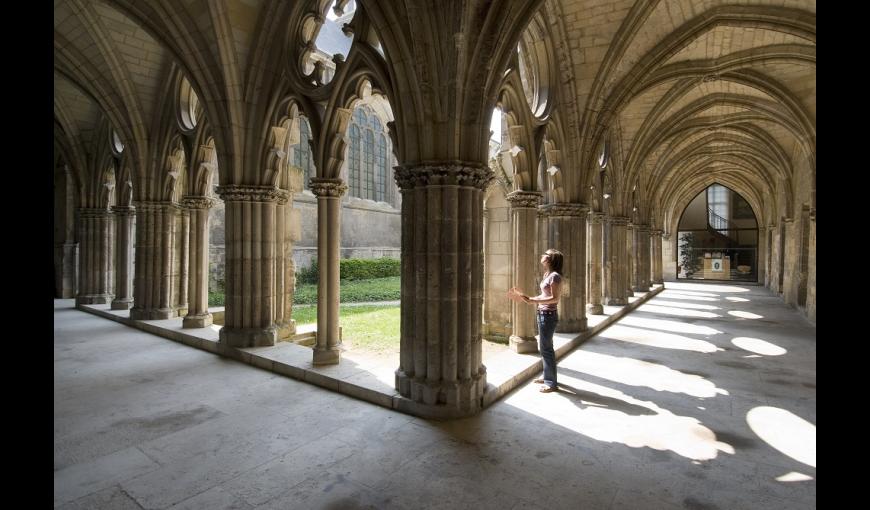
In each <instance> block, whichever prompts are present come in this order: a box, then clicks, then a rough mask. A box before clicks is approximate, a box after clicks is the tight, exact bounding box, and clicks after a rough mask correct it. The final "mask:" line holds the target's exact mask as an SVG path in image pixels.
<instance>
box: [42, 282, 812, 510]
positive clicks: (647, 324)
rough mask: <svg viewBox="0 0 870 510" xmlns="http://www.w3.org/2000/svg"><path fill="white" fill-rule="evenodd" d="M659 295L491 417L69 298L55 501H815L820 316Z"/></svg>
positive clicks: (711, 290)
mask: <svg viewBox="0 0 870 510" xmlns="http://www.w3.org/2000/svg"><path fill="white" fill-rule="evenodd" d="M666 287H667V290H665V291H664V292H663V293H662V294H660V295H658V296H656V297H654V298H653V299H652V300H651V301H650V302H649V303H647V304H644V305H642V306H641V307H640V308H639V309H638V310H636V311H634V312H632V313H631V314H630V315H629V316H627V317H625V318H624V319H622V320H621V321H620V322H619V323H618V324H617V325H615V326H611V327H610V328H608V329H607V330H605V331H604V332H603V333H602V334H600V335H598V336H597V337H594V338H593V339H591V340H589V341H588V342H586V343H585V344H584V345H583V346H582V347H581V348H580V349H578V350H576V351H574V352H573V353H571V354H570V355H568V356H567V357H565V358H564V359H562V360H561V361H560V362H559V383H560V385H561V387H562V391H560V392H558V393H551V394H541V393H538V392H537V385H535V384H528V385H525V386H522V387H520V388H519V389H517V390H516V391H514V392H512V393H510V394H508V395H507V396H506V397H505V398H503V399H502V400H501V401H499V402H497V403H496V404H494V405H493V406H492V407H490V408H488V409H486V410H485V411H484V412H483V413H482V414H480V415H479V416H476V417H473V418H468V419H464V420H458V421H452V422H430V421H426V420H423V419H419V418H415V417H412V416H409V415H405V414H400V413H397V412H394V411H391V410H388V409H385V408H382V407H379V406H375V405H372V404H369V403H367V402H362V401H358V400H355V399H353V398H350V397H347V396H344V395H341V394H337V393H333V392H330V391H327V390H323V389H321V388H318V387H316V386H312V385H310V384H306V383H303V382H300V381H296V380H293V379H288V378H285V377H282V376H279V375H276V374H273V373H270V372H266V371H263V370H259V369H257V368H254V367H251V366H248V365H244V364H241V363H238V362H235V361H232V360H228V359H226V358H221V357H219V356H216V355H214V354H210V353H208V352H204V351H200V350H197V349H193V348H190V347H187V346H185V345H182V344H179V343H176V342H172V341H169V340H166V339H163V338H160V337H157V336H154V335H151V334H148V333H145V332H142V331H138V330H135V329H132V328H129V327H126V326H123V325H121V324H118V323H115V322H111V321H107V320H105V319H101V318H99V317H96V316H94V315H90V314H87V313H84V312H80V311H77V310H74V309H73V308H72V306H73V302H72V300H56V301H55V315H54V327H55V338H54V352H55V359H54V361H55V378H54V384H55V402H54V412H55V420H54V430H55V432H54V436H55V442H54V444H55V448H54V450H55V455H54V467H55V476H54V480H55V482H54V488H55V490H54V501H55V506H56V507H60V508H63V509H85V508H96V509H99V508H110V509H140V508H174V509H175V508H179V509H180V508H185V509H209V510H220V509H230V508H233V509H248V508H275V509H287V508H332V509H341V508H353V509H356V508H408V509H418V508H445V509H448V508H449V509H454V508H493V509H526V508H532V509H537V508H540V509H552V508H571V509H577V508H583V509H586V508H588V509H634V508H637V509H658V508H662V509H670V508H687V509H690V510H691V509H707V510H714V509H722V510H725V509H742V508H745V509H798V510H800V509H809V508H815V506H816V505H815V495H816V482H815V477H816V469H815V421H816V418H815V406H816V400H815V393H816V391H815V383H816V375H815V336H816V330H815V327H813V326H811V325H810V324H809V323H808V322H807V321H805V320H804V319H803V318H802V317H801V316H800V314H799V313H798V312H797V311H795V310H793V309H791V308H789V307H788V306H786V305H784V304H783V302H782V300H781V299H779V298H778V297H774V296H773V295H771V294H770V292H769V291H767V290H766V289H764V288H762V287H754V286H740V285H715V284H700V283H677V282H668V283H667V284H666Z"/></svg>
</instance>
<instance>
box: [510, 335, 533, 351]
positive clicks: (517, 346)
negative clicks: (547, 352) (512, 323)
mask: <svg viewBox="0 0 870 510" xmlns="http://www.w3.org/2000/svg"><path fill="white" fill-rule="evenodd" d="M510 348H511V350H512V351H514V352H515V353H517V354H526V353H530V352H538V340H537V339H536V338H535V337H532V338H523V337H521V336H516V335H511V338H510Z"/></svg>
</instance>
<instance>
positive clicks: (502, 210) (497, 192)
mask: <svg viewBox="0 0 870 510" xmlns="http://www.w3.org/2000/svg"><path fill="white" fill-rule="evenodd" d="M483 232H484V241H483V242H484V260H483V267H484V273H483V281H484V283H483V288H484V295H483V329H482V331H481V333H482V334H483V336H484V338H488V339H495V340H505V341H506V340H507V338H508V337H509V336H510V334H511V302H510V300H509V299H508V298H507V291H508V289H509V288H510V283H511V277H510V271H511V221H510V207H509V204H508V202H507V200H506V199H505V191H504V190H503V189H501V186H500V185H498V184H494V185H493V187H491V188H490V190H489V192H488V194H487V199H486V202H485V203H484V217H483Z"/></svg>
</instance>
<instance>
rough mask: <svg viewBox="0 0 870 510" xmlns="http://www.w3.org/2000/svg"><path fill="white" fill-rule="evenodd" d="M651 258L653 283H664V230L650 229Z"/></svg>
mask: <svg viewBox="0 0 870 510" xmlns="http://www.w3.org/2000/svg"><path fill="white" fill-rule="evenodd" d="M650 243H651V244H652V245H651V246H650V258H651V260H652V283H664V282H665V280H664V276H663V274H662V231H661V230H651V231H650Z"/></svg>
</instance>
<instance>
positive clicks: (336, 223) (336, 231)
mask: <svg viewBox="0 0 870 510" xmlns="http://www.w3.org/2000/svg"><path fill="white" fill-rule="evenodd" d="M308 186H309V188H311V192H312V193H314V196H316V197H317V267H318V278H319V281H318V292H317V341H316V343H315V345H314V356H313V361H312V362H313V363H314V364H315V365H328V364H334V363H338V362H339V361H340V360H341V349H342V346H341V338H340V337H339V306H338V305H339V295H340V292H341V289H340V279H339V278H340V273H339V270H340V265H339V260H340V258H341V196H342V195H344V194H345V193H346V192H347V185H346V184H344V182H343V181H342V180H341V179H311V180H310V181H309V185H308ZM291 301H292V300H291ZM288 317H289V316H288Z"/></svg>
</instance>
